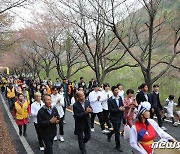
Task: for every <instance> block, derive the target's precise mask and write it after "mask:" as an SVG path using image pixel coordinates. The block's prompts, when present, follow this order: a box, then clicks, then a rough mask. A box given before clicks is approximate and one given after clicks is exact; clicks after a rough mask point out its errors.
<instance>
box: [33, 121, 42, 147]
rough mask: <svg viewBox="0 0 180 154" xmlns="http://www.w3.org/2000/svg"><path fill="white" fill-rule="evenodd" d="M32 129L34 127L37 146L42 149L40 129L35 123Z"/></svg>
mask: <svg viewBox="0 0 180 154" xmlns="http://www.w3.org/2000/svg"><path fill="white" fill-rule="evenodd" d="M34 127H35V130H36V133H37V137H38V142H39V146H40V147H44V143H43V139H42V136H41V128H40V127H39V125H38V124H36V123H34Z"/></svg>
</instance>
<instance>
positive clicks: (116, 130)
mask: <svg viewBox="0 0 180 154" xmlns="http://www.w3.org/2000/svg"><path fill="white" fill-rule="evenodd" d="M112 125H113V128H114V129H113V131H111V132H110V133H109V136H110V137H111V136H112V135H113V134H115V142H116V148H120V147H121V146H120V126H121V123H112Z"/></svg>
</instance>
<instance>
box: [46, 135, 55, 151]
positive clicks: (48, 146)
mask: <svg viewBox="0 0 180 154" xmlns="http://www.w3.org/2000/svg"><path fill="white" fill-rule="evenodd" d="M53 140H54V137H53V138H51V139H46V138H43V141H44V144H45V151H44V154H53Z"/></svg>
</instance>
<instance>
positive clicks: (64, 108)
mask: <svg viewBox="0 0 180 154" xmlns="http://www.w3.org/2000/svg"><path fill="white" fill-rule="evenodd" d="M63 111H64V115H63V120H65V113H66V106H63Z"/></svg>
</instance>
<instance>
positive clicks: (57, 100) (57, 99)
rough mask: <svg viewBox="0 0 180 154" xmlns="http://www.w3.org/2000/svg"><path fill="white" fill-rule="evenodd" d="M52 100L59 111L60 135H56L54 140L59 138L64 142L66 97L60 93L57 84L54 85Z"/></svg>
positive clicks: (53, 105)
mask: <svg viewBox="0 0 180 154" xmlns="http://www.w3.org/2000/svg"><path fill="white" fill-rule="evenodd" d="M51 101H52V104H51V105H52V107H56V108H57V110H58V113H59V116H60V117H59V119H60V122H59V135H57V136H55V138H54V141H57V140H58V139H59V140H60V141H61V142H64V137H63V135H64V127H63V116H64V111H63V106H64V97H62V95H60V94H59V93H58V88H57V87H56V86H54V87H52V95H51Z"/></svg>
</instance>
